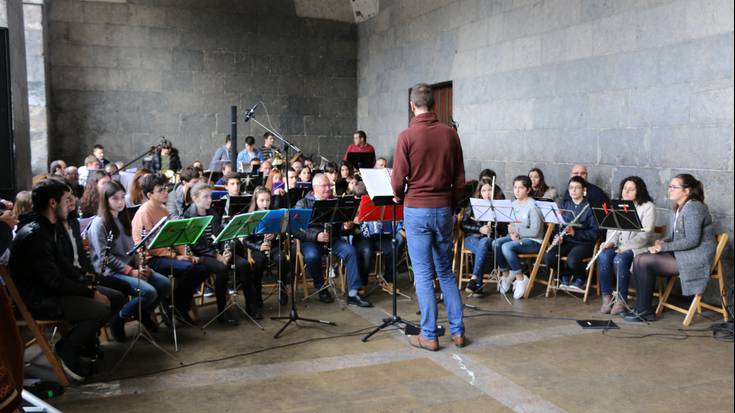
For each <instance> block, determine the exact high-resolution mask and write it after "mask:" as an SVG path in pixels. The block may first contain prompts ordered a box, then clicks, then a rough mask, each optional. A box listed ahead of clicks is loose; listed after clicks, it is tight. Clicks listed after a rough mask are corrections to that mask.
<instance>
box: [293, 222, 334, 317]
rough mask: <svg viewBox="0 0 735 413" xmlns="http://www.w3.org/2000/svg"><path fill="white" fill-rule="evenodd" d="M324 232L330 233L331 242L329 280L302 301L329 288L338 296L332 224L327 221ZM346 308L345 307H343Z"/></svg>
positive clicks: (328, 248)
mask: <svg viewBox="0 0 735 413" xmlns="http://www.w3.org/2000/svg"><path fill="white" fill-rule="evenodd" d="M324 232H327V233H329V242H327V277H326V278H327V280H326V282H325V283H324V285H322V287H321V288H319V289H318V290H316V291H314V292H313V293H311V294H309V295H308V296H306V297H305V298H303V299H302V300H301V301H306V300H308V299H309V298H311V297H313V296H315V295H317V294H319V293H321V292H322V291H324V290H328V291H329V292H330V293H332V295H333V296H334V297H336V296H337V286H336V285H335V284H334V279H335V278H337V276H336V274H335V273H334V267H333V264H332V237H333V235H332V224H328V223H325V224H324ZM343 308H344V307H343Z"/></svg>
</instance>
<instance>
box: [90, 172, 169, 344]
mask: <svg viewBox="0 0 735 413" xmlns="http://www.w3.org/2000/svg"><path fill="white" fill-rule="evenodd" d="M124 196H125V189H124V188H123V187H122V185H120V184H119V183H117V182H108V183H107V184H105V186H104V187H103V189H102V193H101V194H100V197H101V199H100V206H99V210H98V212H97V216H96V217H94V219H93V220H92V223H91V224H90V226H89V230H87V239H88V240H89V252H90V255H91V259H92V265H93V266H94V270H95V271H96V272H97V273H99V274H101V275H102V276H104V277H113V278H115V279H118V280H120V281H123V282H125V283H126V284H128V285H129V286H130V290H131V298H132V299H131V300H130V301H129V302H128V303H127V304H125V305H124V306H123V307H122V308H121V309H120V311H119V314H118V319H120V320H127V319H129V318H131V317H134V318H136V319H138V321H140V322H141V323H142V324H143V325H144V326H145V328H147V329H148V330H149V331H152V332H154V331H156V330H157V329H158V324H157V323H156V322H155V321H154V319H153V312H154V310H155V308H156V306H157V305H158V303H159V302H161V301H164V300H165V299H166V298H167V297H168V296H169V293H170V292H171V282H170V281H169V279H168V278H167V277H165V276H164V275H161V274H159V273H157V272H155V271H152V270H151V269H150V268H147V267H142V264H143V263H142V262H140V259H139V258H137V254H136V255H132V256H130V255H128V254H127V252H128V251H130V250H131V249H132V248H133V245H134V244H133V238H132V227H131V225H130V217H129V216H128V211H127V209H126V208H125V199H124ZM110 234H112V237H113V239H112V242H111V243H110V244H109V252H108V253H107V259H106V260H105V249H106V247H107V246H108V236H109V235H110ZM103 267H104V268H103ZM138 288H140V300H141V303H140V306H141V310H142V311H141V314H138ZM139 316H140V318H139Z"/></svg>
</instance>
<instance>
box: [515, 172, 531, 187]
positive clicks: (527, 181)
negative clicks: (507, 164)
mask: <svg viewBox="0 0 735 413" xmlns="http://www.w3.org/2000/svg"><path fill="white" fill-rule="evenodd" d="M516 182H520V183H522V184H523V186H525V187H526V188H527V189H532V186H533V185H531V178H529V177H528V175H518V176H516V177H515V178H513V183H516Z"/></svg>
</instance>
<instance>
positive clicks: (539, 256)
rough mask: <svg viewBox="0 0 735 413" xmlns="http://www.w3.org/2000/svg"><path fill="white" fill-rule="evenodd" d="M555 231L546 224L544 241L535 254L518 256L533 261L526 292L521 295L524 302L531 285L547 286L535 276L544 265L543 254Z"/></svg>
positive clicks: (554, 227) (531, 288) (531, 287)
mask: <svg viewBox="0 0 735 413" xmlns="http://www.w3.org/2000/svg"><path fill="white" fill-rule="evenodd" d="M555 229H556V224H549V223H547V224H546V232H545V233H544V239H543V240H542V241H541V247H540V248H539V250H538V252H537V253H535V254H518V258H519V259H522V260H532V261H533V267H532V268H531V274H530V275H529V276H528V285H527V286H526V292H525V293H524V294H523V298H524V299H526V300H527V299H528V296H529V295H530V294H531V290H533V285H534V283H535V282H538V283H540V284H543V285H547V286H548V282H547V281H544V280H542V279H538V280H537V279H536V276H537V275H538V271H539V269H541V265H543V263H544V254H545V253H546V249H547V248H549V244H550V243H551V239H552V238H553V237H554V230H555Z"/></svg>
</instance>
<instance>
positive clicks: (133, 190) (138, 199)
mask: <svg viewBox="0 0 735 413" xmlns="http://www.w3.org/2000/svg"><path fill="white" fill-rule="evenodd" d="M152 173H153V172H151V171H150V170H148V169H145V168H140V169H138V170H137V171H135V175H133V178H132V179H131V180H130V187H129V188H128V193H127V194H125V206H126V207H128V208H130V207H134V206H136V205H141V204H142V203H143V202H145V195H144V194H143V191H141V189H140V188H141V185H142V184H143V178H144V177H145V176H146V175H150V174H152Z"/></svg>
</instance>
